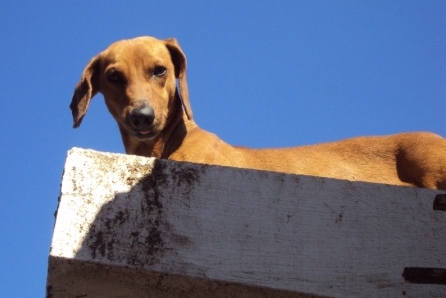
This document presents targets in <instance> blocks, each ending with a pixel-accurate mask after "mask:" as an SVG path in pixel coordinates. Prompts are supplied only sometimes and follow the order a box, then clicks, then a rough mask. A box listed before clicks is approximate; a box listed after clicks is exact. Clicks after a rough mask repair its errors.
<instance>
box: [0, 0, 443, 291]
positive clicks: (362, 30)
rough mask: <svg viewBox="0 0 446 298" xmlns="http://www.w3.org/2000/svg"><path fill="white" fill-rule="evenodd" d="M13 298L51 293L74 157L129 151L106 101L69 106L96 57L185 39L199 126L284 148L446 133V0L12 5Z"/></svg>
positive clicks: (5, 24)
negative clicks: (142, 41)
mask: <svg viewBox="0 0 446 298" xmlns="http://www.w3.org/2000/svg"><path fill="white" fill-rule="evenodd" d="M0 28H1V29H0V38H1V39H0V40H1V41H2V43H1V47H0V61H1V68H0V77H1V83H0V84H1V86H2V90H3V92H2V99H1V109H0V119H2V121H1V122H2V129H1V130H0V137H1V142H2V146H1V149H0V150H1V151H0V152H1V154H0V161H1V171H0V181H1V186H2V187H1V188H0V222H1V224H0V239H1V241H2V243H1V245H0V250H1V251H0V268H2V270H1V273H0V275H1V276H0V297H42V296H43V295H44V292H45V282H46V273H47V258H48V252H49V247H50V242H51V236H52V229H53V224H54V217H53V213H54V211H55V209H56V206H57V197H58V194H59V184H60V180H61V174H62V170H63V165H64V160H65V157H66V151H67V150H69V149H70V148H71V147H74V146H76V147H83V148H92V149H96V150H102V151H111V152H121V153H122V152H123V146H122V144H121V140H120V136H119V133H118V129H117V126H116V124H115V123H114V121H113V120H112V118H111V116H109V114H108V112H107V111H106V109H105V105H104V103H103V99H102V96H101V95H99V96H97V97H96V98H94V100H93V102H92V104H91V106H90V110H89V111H88V113H87V115H86V117H85V119H84V121H83V122H82V125H81V127H80V128H79V129H76V130H74V129H72V119H71V113H70V111H69V109H68V105H69V102H70V100H71V96H72V92H73V89H74V85H75V84H76V82H77V81H78V80H79V78H80V75H81V72H82V70H83V68H84V66H85V65H86V64H87V62H88V61H89V59H90V58H91V57H93V56H94V55H96V54H97V53H99V52H100V51H102V50H103V49H105V48H106V47H107V46H108V45H109V44H110V43H112V42H114V41H116V40H119V39H123V38H131V37H135V36H141V35H151V36H155V37H158V38H168V37H176V38H177V39H178V41H179V43H180V45H181V47H182V48H183V50H184V52H185V53H186V56H187V59H188V78H189V91H190V99H191V103H192V108H193V110H194V116H195V120H196V122H197V123H198V124H199V125H200V126H201V127H202V128H204V129H206V130H209V131H212V132H214V133H216V134H217V135H219V136H220V137H221V138H222V139H223V140H225V141H227V142H229V143H231V144H237V145H243V146H250V147H257V148H259V147H279V146H280V147H283V146H294V145H302V144H313V143H318V142H326V141H331V140H337V139H342V138H348V137H353V136H358V135H375V134H392V133H397V132H402V131H419V130H428V131H433V132H436V133H438V134H441V135H443V136H446V116H445V115H446V2H445V1H280V2H279V1H259V0H256V1H219V2H217V1H194V2H192V1H190V2H188V1H107V2H106V1H89V2H87V1H28V2H27V1H2V2H0Z"/></svg>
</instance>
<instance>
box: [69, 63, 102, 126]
mask: <svg viewBox="0 0 446 298" xmlns="http://www.w3.org/2000/svg"><path fill="white" fill-rule="evenodd" d="M99 61H100V55H98V56H96V57H94V58H93V59H91V60H90V62H89V63H88V64H87V66H86V67H85V69H84V72H83V73H82V76H81V79H80V81H79V82H78V83H77V85H76V87H75V88H74V94H73V98H72V99H71V104H70V109H71V113H72V114H73V128H77V127H79V125H81V122H82V119H83V118H84V116H85V114H86V113H87V109H88V106H89V104H90V100H91V99H92V98H93V96H95V95H96V93H98V89H99V88H98V86H99V78H98V77H99V73H98V68H99Z"/></svg>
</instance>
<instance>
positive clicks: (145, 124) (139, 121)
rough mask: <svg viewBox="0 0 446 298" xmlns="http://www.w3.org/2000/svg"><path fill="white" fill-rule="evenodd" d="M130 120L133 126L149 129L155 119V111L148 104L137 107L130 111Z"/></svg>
mask: <svg viewBox="0 0 446 298" xmlns="http://www.w3.org/2000/svg"><path fill="white" fill-rule="evenodd" d="M129 120H130V123H131V124H132V126H133V128H135V129H138V130H148V129H149V128H150V127H151V125H152V123H153V120H155V111H154V110H153V109H152V108H151V107H149V106H147V105H145V106H142V107H139V108H135V109H133V110H132V111H131V112H130V114H129Z"/></svg>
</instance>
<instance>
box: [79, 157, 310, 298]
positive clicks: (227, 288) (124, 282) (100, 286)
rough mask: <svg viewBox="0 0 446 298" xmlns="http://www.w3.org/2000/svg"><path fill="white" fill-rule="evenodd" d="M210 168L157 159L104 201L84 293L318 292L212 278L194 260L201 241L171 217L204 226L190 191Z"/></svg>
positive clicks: (91, 241) (89, 248) (83, 256)
mask: <svg viewBox="0 0 446 298" xmlns="http://www.w3.org/2000/svg"><path fill="white" fill-rule="evenodd" d="M205 170H206V168H205V167H202V168H197V165H194V166H189V165H187V164H183V165H181V166H179V167H175V168H174V167H170V166H168V165H166V163H165V162H163V161H162V160H156V161H155V165H154V169H153V172H152V173H151V174H149V175H147V176H145V177H143V178H142V179H138V180H135V181H131V182H132V183H131V184H132V185H134V186H133V187H132V189H131V190H130V191H129V192H126V193H117V194H116V195H115V197H114V198H113V199H112V200H111V201H109V202H108V203H106V204H105V205H103V206H102V208H101V210H100V211H99V213H98V214H97V216H96V218H95V220H94V222H93V224H92V225H91V227H90V229H89V232H88V233H87V235H86V237H85V238H84V241H83V243H82V246H81V248H80V249H79V250H78V252H77V254H76V257H75V259H76V260H89V261H91V260H92V259H93V260H94V261H97V262H98V263H100V265H99V264H98V263H87V264H83V265H82V266H81V267H82V269H79V270H80V271H81V272H79V275H80V276H83V279H84V281H85V282H84V283H83V284H79V285H76V287H77V288H78V289H79V291H80V292H79V294H82V291H85V292H87V291H88V293H93V294H94V295H93V296H95V295H108V297H163V298H165V297H279V298H280V297H284V298H285V297H287V298H288V297H289V298H293V297H316V296H308V295H303V294H295V293H290V292H288V291H278V290H271V289H266V288H262V287H252V286H244V285H241V284H236V283H230V282H223V281H211V280H210V278H211V277H209V276H208V275H207V269H208V268H205V266H203V265H202V264H205V262H200V261H198V262H195V263H194V262H191V261H190V259H188V258H187V257H185V255H190V254H194V252H195V251H196V250H197V248H198V246H199V245H200V244H199V243H194V241H193V240H191V238H190V237H189V236H188V235H184V232H181V231H178V230H177V229H176V228H175V227H174V226H173V225H171V224H170V223H169V222H170V221H171V220H175V218H180V217H183V218H184V217H188V218H189V219H190V220H187V221H186V222H188V223H190V224H191V226H190V227H189V226H188V227H187V228H189V229H196V230H200V227H199V226H198V225H199V221H195V222H194V220H193V218H194V215H193V210H192V209H191V208H190V206H191V205H193V204H194V202H193V200H194V198H193V197H191V196H190V193H191V191H192V189H193V187H194V183H199V180H200V177H201V175H200V171H205ZM128 179H133V178H128ZM179 186H181V187H179ZM166 189H169V190H170V191H165V190H166ZM172 189H175V191H173V192H172ZM173 197H176V199H175V200H174V201H175V202H178V201H179V200H178V198H181V206H179V205H178V203H176V204H173V199H172V198H173ZM194 225H196V226H195V227H194ZM218 232H219V233H222V232H223V233H224V231H218ZM181 233H183V235H182V234H181ZM216 237H218V235H217V236H216ZM103 264H107V265H103ZM214 270H215V268H214ZM266 270H267V269H266ZM89 280H94V281H95V283H94V284H95V286H94V287H93V286H91V285H90V286H89V282H88V281H89Z"/></svg>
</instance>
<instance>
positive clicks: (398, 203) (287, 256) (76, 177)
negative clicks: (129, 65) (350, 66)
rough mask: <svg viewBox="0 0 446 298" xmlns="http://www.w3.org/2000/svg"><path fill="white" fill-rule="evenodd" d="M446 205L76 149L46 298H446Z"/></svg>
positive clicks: (372, 188) (375, 187) (393, 193)
mask: <svg viewBox="0 0 446 298" xmlns="http://www.w3.org/2000/svg"><path fill="white" fill-rule="evenodd" d="M441 193H445V192H441V191H432V190H426V189H416V188H409V187H396V186H389V185H381V184H371V183H362V182H349V181H343V180H334V179H325V178H318V177H309V176H296V175H286V174H281V173H271V172H262V171H254V170H246V169H233V168H226V167H218V166H207V165H198V164H190V163H178V162H172V161H166V160H155V159H151V158H142V157H136V156H130V155H120V154H110V153H101V152H96V151H92V150H83V149H77V148H74V149H72V150H70V151H69V152H68V158H67V161H66V164H65V169H64V174H63V179H62V185H61V194H60V198H59V199H60V202H59V206H58V210H57V216H56V223H55V227H54V235H53V239H52V244H51V251H50V256H49V268H48V280H47V297H49V298H59V297H136V298H138V297H163V298H165V297H317V296H325V297H417V298H418V297H446V285H444V284H442V283H443V282H444V281H445V280H446V279H445V277H444V275H445V272H444V271H443V270H444V269H445V268H446V211H440V210H433V201H434V198H435V196H436V195H437V194H441ZM405 268H406V273H405V275H404V277H403V271H404V270H405ZM414 268H415V269H414ZM422 268H427V269H422ZM423 270H424V271H423ZM445 283H446V282H445Z"/></svg>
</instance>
